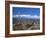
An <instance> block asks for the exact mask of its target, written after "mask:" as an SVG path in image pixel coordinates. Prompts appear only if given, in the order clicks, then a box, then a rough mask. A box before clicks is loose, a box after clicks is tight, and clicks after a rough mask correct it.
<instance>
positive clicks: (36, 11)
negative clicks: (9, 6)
mask: <svg viewBox="0 0 46 38" xmlns="http://www.w3.org/2000/svg"><path fill="white" fill-rule="evenodd" d="M18 14H20V15H37V16H39V15H40V8H24V7H13V15H18Z"/></svg>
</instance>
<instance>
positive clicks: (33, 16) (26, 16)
mask: <svg viewBox="0 0 46 38" xmlns="http://www.w3.org/2000/svg"><path fill="white" fill-rule="evenodd" d="M13 17H25V18H38V19H39V18H40V16H38V15H14V16H13Z"/></svg>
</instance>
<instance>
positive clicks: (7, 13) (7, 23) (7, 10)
mask: <svg viewBox="0 0 46 38" xmlns="http://www.w3.org/2000/svg"><path fill="white" fill-rule="evenodd" d="M10 4H21V5H39V6H43V11H42V13H43V16H42V19H43V21H42V25H43V27H42V32H41V33H25V34H10ZM34 35H45V3H37V2H20V1H5V37H18V36H34Z"/></svg>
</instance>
